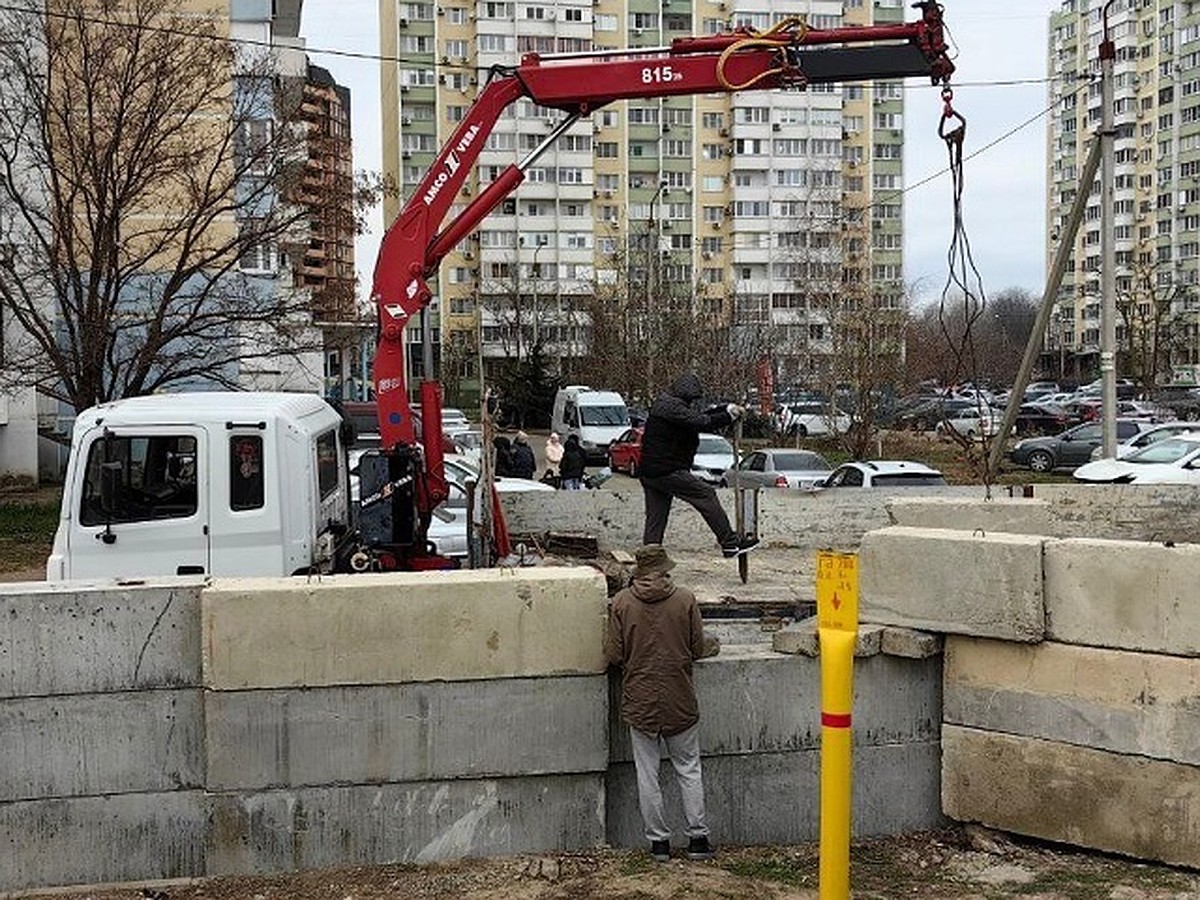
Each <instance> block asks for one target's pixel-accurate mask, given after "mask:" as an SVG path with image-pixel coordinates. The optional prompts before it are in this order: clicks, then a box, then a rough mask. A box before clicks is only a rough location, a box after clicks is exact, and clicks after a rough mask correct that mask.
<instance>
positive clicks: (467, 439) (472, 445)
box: [450, 428, 483, 465]
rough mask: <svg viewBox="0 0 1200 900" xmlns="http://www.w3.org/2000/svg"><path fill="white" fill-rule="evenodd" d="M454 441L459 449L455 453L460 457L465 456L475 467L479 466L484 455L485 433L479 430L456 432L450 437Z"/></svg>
mask: <svg viewBox="0 0 1200 900" xmlns="http://www.w3.org/2000/svg"><path fill="white" fill-rule="evenodd" d="M450 438H451V440H453V441H454V446H455V447H457V448H458V449H457V450H456V451H455V452H456V453H458V454H459V455H460V456H465V457H467V459H469V460H471V461H472V462H473V463H475V465H479V459H480V456H481V455H482V454H483V432H482V431H479V430H478V429H474V428H472V429H469V430H467V431H456V432H454V433H453V434H451V435H450Z"/></svg>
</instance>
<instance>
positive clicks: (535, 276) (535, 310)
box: [530, 234, 547, 347]
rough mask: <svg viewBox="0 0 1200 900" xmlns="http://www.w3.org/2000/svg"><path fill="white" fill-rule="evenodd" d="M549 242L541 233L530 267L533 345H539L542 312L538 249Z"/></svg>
mask: <svg viewBox="0 0 1200 900" xmlns="http://www.w3.org/2000/svg"><path fill="white" fill-rule="evenodd" d="M546 244H547V241H546V236H545V235H544V234H539V235H538V236H537V243H536V244H535V245H534V247H533V268H532V269H530V274H531V275H532V276H533V345H534V346H535V347H536V346H537V345H538V319H539V317H540V315H541V312H540V310H539V308H538V282H539V281H541V279H542V270H541V267H540V266H539V265H538V251H540V250H541V249H542V248H543V247H545V246H546Z"/></svg>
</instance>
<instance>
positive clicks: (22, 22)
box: [0, 0, 320, 409]
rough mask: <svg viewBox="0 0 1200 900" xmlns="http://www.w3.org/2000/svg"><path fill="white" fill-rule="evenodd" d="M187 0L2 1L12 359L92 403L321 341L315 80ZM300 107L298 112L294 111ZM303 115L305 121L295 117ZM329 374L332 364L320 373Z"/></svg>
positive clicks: (0, 110) (6, 281)
mask: <svg viewBox="0 0 1200 900" xmlns="http://www.w3.org/2000/svg"><path fill="white" fill-rule="evenodd" d="M219 26H220V22H219V21H218V20H217V19H215V18H213V17H208V16H203V15H196V14H195V13H194V12H192V11H189V10H188V9H185V8H184V4H183V3H182V2H180V0H125V2H119V3H96V2H90V0H54V2H50V3H43V2H40V0H38V2H35V0H13V2H12V3H10V4H9V5H8V6H6V7H5V8H4V10H3V11H0V33H3V34H4V35H5V36H6V38H7V39H6V40H5V41H3V42H0V246H3V247H4V249H5V252H4V253H3V254H0V311H2V312H3V314H4V315H5V317H6V318H7V319H9V321H10V323H11V324H13V325H15V326H16V328H15V329H12V330H15V331H17V332H18V333H19V334H20V335H21V337H20V338H19V339H18V340H16V341H14V342H13V343H12V344H10V346H9V347H8V348H7V355H6V358H5V375H6V377H7V378H8V379H9V380H10V382H14V383H17V384H20V385H23V386H33V387H36V388H37V389H39V390H40V391H41V392H43V393H45V394H48V395H50V396H53V397H56V398H59V399H60V400H64V401H66V402H68V403H70V404H71V405H72V406H74V407H75V408H76V409H82V408H84V407H87V406H90V405H93V404H95V403H97V402H101V401H105V400H109V399H112V398H116V397H121V396H129V395H136V394H145V393H150V392H153V391H157V390H161V389H164V388H169V387H172V386H179V385H182V384H188V383H208V384H214V385H221V386H227V387H237V386H240V384H242V383H243V382H240V381H239V373H243V372H244V371H245V370H246V369H254V368H256V367H257V368H259V369H260V370H261V369H267V368H271V367H273V366H275V365H277V364H278V363H279V361H280V360H281V359H283V360H285V361H286V359H287V358H288V357H289V356H290V357H292V358H293V359H294V358H296V357H297V355H298V354H300V353H302V352H304V351H306V350H309V349H314V348H316V347H319V340H320V335H319V332H318V331H316V330H315V329H313V328H312V327H311V321H312V317H311V314H310V310H309V308H308V299H307V295H306V293H305V292H304V291H300V290H293V289H292V284H291V276H290V275H289V274H288V271H287V266H286V259H287V257H288V256H295V257H296V258H297V259H298V258H299V257H301V256H302V254H303V249H304V247H305V246H306V245H307V234H306V227H305V222H306V219H307V217H308V216H309V215H310V213H311V205H309V204H305V203H296V202H288V201H289V198H292V197H295V196H297V195H298V194H299V193H300V190H301V184H302V179H303V163H304V156H305V154H304V146H305V144H304V140H305V135H304V127H303V125H302V123H300V122H299V121H298V119H297V118H296V116H295V115H294V113H295V110H296V109H297V108H298V105H299V100H300V91H299V89H298V87H299V86H298V83H297V84H296V85H294V88H293V89H291V90H288V89H281V88H279V87H278V86H277V85H278V83H279V82H278V79H276V78H275V77H274V73H273V71H272V70H271V68H270V67H268V66H267V65H265V62H266V60H265V56H263V55H261V54H260V56H262V58H258V57H255V56H254V55H253V54H251V53H248V52H241V51H236V52H235V49H234V47H233V45H232V44H231V43H230V42H229V41H228V40H226V39H224V38H223V37H222V35H221V34H220V33H219V30H218V29H219ZM280 123H285V124H282V125H281V124H280ZM289 123H290V124H289ZM318 374H319V373H318Z"/></svg>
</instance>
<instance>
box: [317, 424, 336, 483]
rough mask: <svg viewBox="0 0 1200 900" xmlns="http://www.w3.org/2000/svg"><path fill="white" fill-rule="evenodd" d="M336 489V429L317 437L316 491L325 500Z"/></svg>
mask: <svg viewBox="0 0 1200 900" xmlns="http://www.w3.org/2000/svg"><path fill="white" fill-rule="evenodd" d="M337 489H338V445H337V429H332V428H331V429H330V430H329V431H326V432H325V433H324V434H322V435H319V436H318V437H317V490H318V491H319V492H320V494H321V499H322V500H325V499H326V498H328V497H329V495H330V494H332V493H333V492H334V491H336V490H337Z"/></svg>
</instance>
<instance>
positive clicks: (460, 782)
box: [0, 568, 942, 891]
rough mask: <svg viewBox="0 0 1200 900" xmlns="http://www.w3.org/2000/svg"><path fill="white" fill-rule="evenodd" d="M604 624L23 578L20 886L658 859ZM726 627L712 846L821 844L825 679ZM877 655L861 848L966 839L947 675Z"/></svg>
mask: <svg viewBox="0 0 1200 900" xmlns="http://www.w3.org/2000/svg"><path fill="white" fill-rule="evenodd" d="M605 607H606V597H605V589H604V580H603V578H602V576H600V575H599V574H597V573H596V572H594V571H593V570H591V569H582V568H577V569H564V568H555V569H549V568H547V569H523V570H518V571H503V570H501V571H490V572H455V573H437V574H428V575H419V574H398V575H391V576H355V577H349V578H325V579H321V580H320V581H316V580H314V581H311V582H310V581H308V580H306V579H254V580H228V581H218V582H216V583H213V584H211V585H206V584H205V583H203V582H199V581H192V580H188V579H169V580H164V581H161V582H154V583H148V584H138V585H130V586H124V587H121V586H116V585H112V584H107V585H99V584H97V585H84V584H78V583H77V584H74V585H66V586H64V585H48V584H36V585H34V584H28V585H12V586H7V587H6V588H5V589H4V590H2V591H0V891H4V890H10V889H24V888H34V887H42V886H50V885H59V884H72V883H82V882H89V883H99V882H121V881H131V880H143V879H160V878H177V877H192V876H206V875H219V874H233V873H248V872H264V873H265V872H278V871H288V870H293V869H301V868H312V867H318V866H334V865H357V864H364V865H366V864H376V863H383V862H390V861H410V862H429V861H435V860H446V859H455V858H460V857H466V856H484V855H505V854H514V853H522V852H540V851H553V850H577V849H586V848H588V847H593V846H596V845H599V844H602V843H605V842H609V843H615V844H618V845H629V846H641V844H642V843H643V839H642V836H641V827H640V819H639V815H638V812H637V806H636V788H635V785H634V780H633V776H632V765H631V763H630V762H629V751H628V738H627V735H626V733H625V729H624V728H623V727H622V726H620V725H619V723H618V719H617V711H616V709H615V707H614V706H613V705H612V704H611V702H610V696H612V694H613V692H614V691H615V690H616V689H617V688H616V683H615V680H613V679H611V678H610V675H609V674H608V673H607V671H606V667H605V664H604V660H603V658H602V656H601V650H600V648H601V634H602V628H603V626H604V621H605ZM715 627H716V628H717V629H718V631H719V632H720V633H721V634H722V636H723V640H724V641H725V643H726V647H725V650H724V651H723V653H722V655H721V656H719V657H717V658H715V659H711V660H705V661H703V662H702V663H700V664H699V665H698V666H697V687H698V690H699V693H700V704H701V709H702V711H703V723H704V724H703V741H702V743H703V748H704V753H705V766H706V770H705V775H706V785H707V789H708V796H709V804H710V815H709V818H710V823H711V825H712V828H713V831H714V835H715V837H716V838H717V840H718V841H720V842H722V843H730V844H739V843H748V842H752V841H756V842H757V841H780V842H782V841H789V840H801V839H807V838H810V837H812V836H814V835H815V834H816V829H817V811H816V798H817V792H816V773H817V759H818V757H817V754H818V740H819V733H820V732H819V724H818V722H819V719H818V712H817V702H818V700H817V698H818V695H819V686H818V685H819V674H818V668H817V665H818V664H817V661H816V660H814V659H811V658H810V657H808V656H804V655H794V654H788V653H779V652H774V651H771V650H769V649H767V645H766V644H765V643H764V638H763V636H762V634H761V632H758V633H757V634H756V633H755V632H754V631H753V630H752V629H749V628H741V627H740V626H738V625H736V624H734V623H730V624H717V625H716V626H715ZM878 647H879V644H878V642H876V654H877V655H876V656H875V657H874V658H871V659H868V660H864V661H863V667H862V668H861V669H860V675H859V688H858V699H857V701H856V702H857V705H856V710H855V713H856V716H857V720H856V721H857V722H858V723H859V728H860V731H859V732H858V733H857V736H856V743H857V745H858V747H859V752H858V753H857V755H856V769H855V778H856V784H857V786H858V787H857V791H856V808H855V815H856V819H855V825H856V828H857V830H858V831H859V833H861V834H879V833H886V832H891V831H896V830H903V829H909V828H924V827H929V826H932V825H936V824H938V823H939V822H941V821H942V819H941V813H940V808H939V799H938V796H939V794H938V787H939V785H938V779H939V760H938V744H937V723H938V721H939V720H940V694H939V686H940V665H941V662H940V657H937V656H932V657H930V656H925V657H923V658H921V659H912V658H902V657H889V656H882V655H878V653H877V651H878ZM667 781H668V782H669V786H668V793H669V794H670V795H672V796H677V795H674V794H673V791H674V785H673V783H670V782H671V780H670V779H667ZM98 834H102V835H103V836H104V838H103V840H97V837H96V836H97V835H98Z"/></svg>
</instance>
